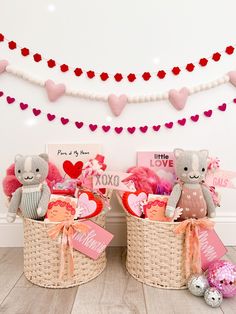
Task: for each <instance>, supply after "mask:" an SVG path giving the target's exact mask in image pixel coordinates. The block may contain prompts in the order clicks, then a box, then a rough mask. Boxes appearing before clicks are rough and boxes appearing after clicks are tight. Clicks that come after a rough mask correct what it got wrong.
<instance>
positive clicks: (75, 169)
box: [63, 160, 84, 179]
mask: <svg viewBox="0 0 236 314" xmlns="http://www.w3.org/2000/svg"><path fill="white" fill-rule="evenodd" d="M83 165H84V163H83V162H82V161H77V162H76V163H75V164H74V165H73V163H72V162H71V161H70V160H65V161H64V162H63V169H64V171H65V173H66V174H68V176H69V177H70V178H72V179H77V178H78V177H79V176H80V175H81V172H82V169H83Z"/></svg>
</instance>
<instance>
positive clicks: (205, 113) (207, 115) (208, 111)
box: [204, 110, 212, 118]
mask: <svg viewBox="0 0 236 314" xmlns="http://www.w3.org/2000/svg"><path fill="white" fill-rule="evenodd" d="M204 115H205V116H206V117H208V118H210V117H211V115H212V110H207V111H204Z"/></svg>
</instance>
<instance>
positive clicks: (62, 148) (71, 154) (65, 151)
mask: <svg viewBox="0 0 236 314" xmlns="http://www.w3.org/2000/svg"><path fill="white" fill-rule="evenodd" d="M47 153H48V155H49V160H50V161H52V162H53V163H54V164H55V165H56V166H57V167H58V169H59V171H60V173H61V174H62V175H65V171H64V169H63V163H64V161H66V160H69V161H71V162H72V163H73V164H75V163H76V162H78V161H82V162H83V163H85V162H86V161H88V160H89V159H91V158H95V157H96V155H97V154H100V153H102V146H101V145H98V144H48V145H47Z"/></svg>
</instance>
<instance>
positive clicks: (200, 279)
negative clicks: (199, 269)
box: [187, 275, 209, 297]
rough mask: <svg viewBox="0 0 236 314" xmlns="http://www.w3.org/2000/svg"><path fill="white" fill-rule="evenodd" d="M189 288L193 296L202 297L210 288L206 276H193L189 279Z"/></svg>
mask: <svg viewBox="0 0 236 314" xmlns="http://www.w3.org/2000/svg"><path fill="white" fill-rule="evenodd" d="M187 286H188V289H189V291H190V292H191V293H192V294H193V295H195V296H197V297H202V296H203V295H204V292H205V291H206V289H207V288H209V283H208V281H207V278H206V277H205V276H204V275H192V276H190V277H189V279H188V282H187Z"/></svg>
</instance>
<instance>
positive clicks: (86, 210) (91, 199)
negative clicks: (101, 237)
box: [77, 191, 103, 219]
mask: <svg viewBox="0 0 236 314" xmlns="http://www.w3.org/2000/svg"><path fill="white" fill-rule="evenodd" d="M102 209H103V202H102V201H101V199H100V198H98V197H95V196H94V194H93V193H92V192H88V191H83V192H81V193H80V194H79V195H78V203H77V211H78V212H79V215H78V216H79V217H78V218H81V219H82V218H83V219H85V218H86V219H87V218H91V217H94V216H97V215H98V214H100V213H101V211H102Z"/></svg>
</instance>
